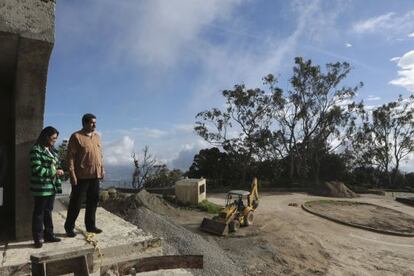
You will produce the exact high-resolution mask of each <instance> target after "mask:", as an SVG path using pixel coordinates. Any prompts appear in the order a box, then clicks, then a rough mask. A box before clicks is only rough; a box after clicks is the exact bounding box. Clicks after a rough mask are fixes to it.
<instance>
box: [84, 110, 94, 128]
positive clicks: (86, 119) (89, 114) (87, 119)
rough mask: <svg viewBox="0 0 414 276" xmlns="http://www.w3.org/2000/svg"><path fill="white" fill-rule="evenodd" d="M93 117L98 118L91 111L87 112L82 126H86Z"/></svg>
mask: <svg viewBox="0 0 414 276" xmlns="http://www.w3.org/2000/svg"><path fill="white" fill-rule="evenodd" d="M92 119H96V116H95V115H93V114H91V113H86V114H85V115H83V116H82V126H85V124H87V123H89V122H90V121H91V120H92Z"/></svg>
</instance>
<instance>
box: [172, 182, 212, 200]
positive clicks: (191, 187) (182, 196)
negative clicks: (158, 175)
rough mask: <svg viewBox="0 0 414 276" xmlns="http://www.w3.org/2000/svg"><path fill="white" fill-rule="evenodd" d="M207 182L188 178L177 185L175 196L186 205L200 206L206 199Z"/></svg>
mask: <svg viewBox="0 0 414 276" xmlns="http://www.w3.org/2000/svg"><path fill="white" fill-rule="evenodd" d="M206 192H207V191H206V180H205V179H197V178H187V179H182V180H179V181H177V182H176V183H175V196H176V198H177V200H178V201H180V202H181V203H184V204H198V203H200V202H201V201H203V200H204V199H206Z"/></svg>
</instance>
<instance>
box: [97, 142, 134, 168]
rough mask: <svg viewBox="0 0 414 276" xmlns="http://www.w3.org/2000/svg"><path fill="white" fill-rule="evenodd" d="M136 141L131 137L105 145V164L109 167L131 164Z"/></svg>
mask: <svg viewBox="0 0 414 276" xmlns="http://www.w3.org/2000/svg"><path fill="white" fill-rule="evenodd" d="M132 152H134V140H133V139H132V138H131V137H129V136H123V137H122V138H121V139H118V140H116V141H112V142H109V143H107V144H104V162H105V164H107V165H116V166H118V165H127V164H131V161H132V157H131V153H132Z"/></svg>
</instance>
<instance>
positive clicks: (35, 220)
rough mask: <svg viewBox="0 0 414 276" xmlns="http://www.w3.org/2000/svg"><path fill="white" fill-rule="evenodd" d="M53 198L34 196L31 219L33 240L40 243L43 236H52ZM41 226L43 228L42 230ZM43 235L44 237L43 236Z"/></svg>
mask: <svg viewBox="0 0 414 276" xmlns="http://www.w3.org/2000/svg"><path fill="white" fill-rule="evenodd" d="M54 202H55V196H54V195H51V196H35V197H34V208H33V217H32V234H33V240H35V241H40V240H41V239H42V238H43V236H44V237H46V238H50V237H52V236H53V222H52V211H53V203H54ZM43 225H44V226H45V228H44V229H43ZM43 233H44V235H43Z"/></svg>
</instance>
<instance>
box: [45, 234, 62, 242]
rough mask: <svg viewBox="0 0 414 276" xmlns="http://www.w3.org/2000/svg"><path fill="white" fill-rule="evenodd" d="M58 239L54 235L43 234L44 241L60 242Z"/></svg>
mask: <svg viewBox="0 0 414 276" xmlns="http://www.w3.org/2000/svg"><path fill="white" fill-rule="evenodd" d="M60 241H61V239H59V238H58V237H56V236H55V235H53V236H50V237H47V236H45V242H60Z"/></svg>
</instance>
